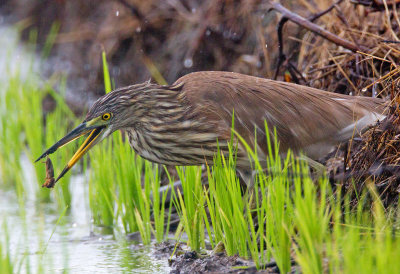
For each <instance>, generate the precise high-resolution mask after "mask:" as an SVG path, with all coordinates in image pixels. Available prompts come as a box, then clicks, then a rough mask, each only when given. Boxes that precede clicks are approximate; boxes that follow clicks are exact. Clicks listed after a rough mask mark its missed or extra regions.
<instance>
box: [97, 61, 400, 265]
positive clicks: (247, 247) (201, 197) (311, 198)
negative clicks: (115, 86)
mask: <svg viewBox="0 0 400 274" xmlns="http://www.w3.org/2000/svg"><path fill="white" fill-rule="evenodd" d="M103 61H104V62H105V58H104V56H103ZM104 67H105V71H107V66H106V65H105V66H104ZM104 77H105V80H106V87H108V88H107V89H106V90H108V89H109V88H110V80H109V75H108V73H105V76H104ZM107 79H108V80H107ZM265 130H266V132H267V143H268V146H269V155H267V159H260V158H259V156H258V155H257V152H255V151H254V150H253V149H252V148H251V147H249V146H248V145H245V147H246V148H247V150H248V153H249V157H250V158H251V159H252V162H253V166H254V172H253V174H254V176H253V183H254V191H253V192H249V195H248V196H246V195H244V190H243V189H242V187H241V185H240V182H239V178H238V177H237V173H236V167H235V165H236V155H235V150H234V149H233V148H230V151H229V154H228V155H226V156H223V155H222V154H220V153H217V154H216V157H215V159H214V162H213V165H212V166H207V177H208V187H205V186H203V185H202V180H201V177H202V170H201V168H200V167H178V168H177V171H178V176H179V179H180V181H181V183H182V192H181V191H177V192H176V193H175V194H174V195H173V197H174V206H175V208H176V209H177V212H178V214H179V217H180V219H181V224H180V226H179V229H182V230H183V231H184V232H185V233H186V235H187V239H188V241H187V244H188V246H189V247H190V248H191V249H193V250H201V249H203V248H205V246H206V242H207V241H209V242H210V243H211V246H212V247H217V245H218V246H219V243H222V244H223V246H224V248H225V252H226V254H227V255H229V256H230V255H234V254H238V255H239V256H241V257H244V258H247V259H252V260H253V261H254V262H255V264H256V266H257V268H259V269H261V268H263V266H264V265H265V264H266V263H268V262H269V261H270V260H271V259H274V260H275V261H276V264H277V266H278V267H279V269H280V271H281V272H290V271H291V269H292V265H293V261H294V263H295V264H296V265H297V267H298V268H299V269H300V271H301V272H305V273H321V272H327V271H329V272H344V273H354V272H378V273H379V272H380V273H382V272H393V273H394V272H395V271H396V270H398V269H400V261H399V260H397V259H396V256H395V254H396V253H397V252H400V240H399V237H398V236H399V232H398V229H397V227H395V225H394V223H395V216H396V215H395V214H391V215H390V214H389V213H387V212H385V211H384V209H383V207H382V203H381V202H380V200H379V197H378V196H377V195H376V194H375V192H374V190H373V189H372V188H370V189H369V190H368V191H367V192H366V193H364V194H363V196H362V197H366V195H372V196H373V197H374V202H373V207H372V208H373V210H372V211H371V209H370V208H369V207H368V206H367V205H368V204H367V203H364V202H362V201H363V200H362V199H360V203H359V204H358V206H357V207H356V208H353V207H351V206H350V203H349V199H348V197H347V196H346V195H345V194H343V193H342V192H341V190H340V189H336V190H335V192H334V191H333V190H332V189H331V184H330V182H329V180H328V179H327V178H325V177H323V178H320V179H319V180H317V181H315V180H312V179H311V177H310V174H309V172H310V171H309V167H308V165H307V163H306V162H304V161H301V160H299V159H298V158H296V157H295V156H294V155H293V154H292V153H291V152H290V151H289V152H288V153H286V154H285V155H286V156H285V158H282V156H281V155H280V154H279V140H277V137H276V132H275V131H274V135H273V136H270V135H269V132H270V131H268V128H267V125H266V128H265ZM237 137H238V138H239V140H241V141H242V142H243V141H244V140H243V139H241V137H240V136H237ZM261 160H263V162H266V163H267V168H266V170H264V169H263V168H262V167H261V164H260V162H261ZM91 163H92V170H91V174H92V175H91V180H90V196H91V197H90V200H91V208H92V211H93V214H94V217H95V221H96V223H97V224H103V225H107V226H110V227H113V228H114V229H115V228H116V227H118V224H122V227H123V229H124V231H125V232H133V231H140V234H141V236H142V240H143V242H144V243H149V242H150V238H151V233H152V234H153V235H155V236H156V238H157V240H158V241H161V240H162V239H165V233H167V232H168V231H166V230H165V220H164V215H165V196H164V195H165V193H164V194H161V196H160V194H159V193H158V191H157V190H158V188H159V184H160V178H159V170H158V166H157V165H153V164H151V163H149V162H147V161H145V160H143V159H141V158H140V157H139V156H137V155H135V154H134V152H133V151H132V150H131V148H130V146H129V144H128V142H125V141H124V140H123V134H121V133H115V134H114V135H113V137H112V138H110V140H108V141H106V142H104V143H103V144H102V145H100V146H98V147H97V148H95V149H94V150H93V152H92V153H91ZM171 183H172V182H171ZM150 192H152V193H153V195H156V196H154V197H153V199H151V195H150ZM394 210H395V211H396V212H397V209H394ZM167 222H168V218H167ZM361 261H362V263H359V262H361Z"/></svg>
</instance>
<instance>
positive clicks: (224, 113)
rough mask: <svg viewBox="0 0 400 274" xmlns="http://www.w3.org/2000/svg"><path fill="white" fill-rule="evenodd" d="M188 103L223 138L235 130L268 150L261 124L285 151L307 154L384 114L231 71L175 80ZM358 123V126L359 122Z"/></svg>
mask: <svg viewBox="0 0 400 274" xmlns="http://www.w3.org/2000/svg"><path fill="white" fill-rule="evenodd" d="M177 82H178V83H181V82H183V83H184V85H183V90H182V92H185V94H186V98H187V100H189V102H190V105H192V106H196V108H197V109H198V111H201V112H202V113H203V115H206V117H208V118H209V119H210V121H218V122H219V125H220V126H219V130H220V132H221V135H223V136H226V135H227V136H230V126H231V122H232V112H234V118H235V119H234V120H235V121H234V123H235V130H236V131H237V132H238V133H239V134H240V135H241V136H242V137H244V138H245V139H246V141H248V142H249V143H250V144H252V145H254V136H255V130H256V131H257V143H258V145H259V146H260V147H261V149H262V150H263V151H266V148H267V146H266V138H265V134H264V121H266V122H267V123H268V126H269V130H270V132H272V130H273V129H272V128H273V127H276V129H277V134H278V139H279V141H280V144H281V147H282V148H283V149H287V148H292V149H293V150H295V151H296V150H307V147H309V146H313V145H315V144H319V143H324V144H325V143H337V142H340V141H343V140H346V139H348V138H350V137H351V135H352V134H353V130H354V128H355V126H356V130H360V129H361V128H363V127H365V126H366V125H368V124H371V123H373V122H374V121H375V120H377V119H378V118H382V117H381V116H380V115H381V114H382V112H383V107H382V104H383V101H382V100H380V99H376V98H366V97H353V96H347V95H340V94H335V93H330V92H325V91H322V90H318V89H314V88H310V87H306V86H300V85H296V84H291V83H284V82H279V81H273V80H268V79H263V78H257V77H252V76H247V75H242V74H238V73H231V72H197V73H191V74H189V75H186V76H184V77H182V78H180V79H179V80H177ZM357 123H358V124H357Z"/></svg>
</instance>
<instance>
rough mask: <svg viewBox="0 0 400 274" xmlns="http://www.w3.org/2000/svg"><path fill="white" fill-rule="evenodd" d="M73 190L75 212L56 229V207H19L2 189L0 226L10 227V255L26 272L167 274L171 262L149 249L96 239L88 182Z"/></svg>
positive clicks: (76, 179)
mask: <svg viewBox="0 0 400 274" xmlns="http://www.w3.org/2000/svg"><path fill="white" fill-rule="evenodd" d="M22 164H23V166H24V167H25V168H24V170H25V172H26V173H28V172H31V171H32V170H31V169H32V168H31V167H29V165H30V163H29V162H28V161H27V159H26V158H25V160H24V161H23V163H22ZM26 175H27V174H25V176H26ZM28 182H29V181H28ZM30 183H32V184H33V185H31V188H34V187H37V184H36V182H34V181H32V180H31V182H30ZM70 186H71V194H72V203H71V208H70V211H68V213H67V214H66V215H65V216H64V217H62V218H61V219H60V222H59V223H58V225H57V222H58V220H59V218H60V216H61V215H62V211H63V210H62V209H61V210H60V209H57V206H56V205H55V203H51V202H50V203H37V202H36V201H35V199H34V197H30V198H28V199H27V200H26V201H24V202H23V204H24V205H23V206H20V205H19V203H18V199H17V196H16V194H15V192H14V191H13V190H12V191H3V190H1V189H0V197H1V199H0V213H1V216H2V218H0V222H2V221H4V220H6V221H7V226H8V231H9V237H10V249H11V253H12V254H14V256H13V257H16V258H17V260H18V261H21V260H22V262H23V266H22V269H21V270H22V272H28V269H29V271H30V272H33V273H35V272H37V271H38V272H39V271H40V272H41V271H45V272H47V271H50V272H63V271H68V272H72V273H78V272H79V273H93V272H96V273H107V272H108V273H109V272H112V273H115V272H117V273H118V272H127V271H129V272H132V271H133V272H143V273H149V272H151V273H155V272H160V273H165V272H167V271H168V270H169V267H168V262H167V259H166V258H162V259H159V258H155V257H154V256H152V253H153V249H152V247H150V246H142V245H140V244H136V245H134V244H133V243H132V242H127V241H126V240H125V235H120V237H118V239H114V237H113V236H112V235H99V234H97V235H95V234H93V233H92V232H91V231H92V230H93V228H94V227H93V225H92V224H91V222H90V212H89V205H88V199H87V197H88V196H87V195H86V193H87V184H86V178H85V177H84V176H82V175H75V176H73V177H72V178H71V184H70ZM56 187H59V186H56ZM43 191H49V190H47V189H43ZM50 191H51V190H50ZM3 217H4V218H5V219H3ZM53 230H55V231H54V234H53V235H52V236H51V234H52V233H53ZM50 237H51V239H50ZM49 239H50V240H49Z"/></svg>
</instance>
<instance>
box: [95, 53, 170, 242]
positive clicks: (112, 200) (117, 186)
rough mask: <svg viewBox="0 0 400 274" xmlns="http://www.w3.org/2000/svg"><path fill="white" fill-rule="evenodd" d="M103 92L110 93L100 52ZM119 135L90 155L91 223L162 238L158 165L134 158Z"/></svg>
mask: <svg viewBox="0 0 400 274" xmlns="http://www.w3.org/2000/svg"><path fill="white" fill-rule="evenodd" d="M103 68H104V81H105V89H106V92H109V91H110V90H111V80H110V75H109V73H108V66H107V62H106V58H105V53H103ZM124 137H125V135H124V133H123V132H115V133H114V134H113V135H112V136H111V137H110V138H108V139H107V140H105V141H103V143H102V144H99V145H98V146H97V147H95V148H93V150H92V151H91V152H90V160H91V161H90V162H91V172H90V181H89V196H90V197H89V201H90V207H91V209H92V214H93V219H94V222H95V224H97V225H102V226H106V227H108V228H109V229H111V230H110V232H111V231H112V230H113V229H118V228H119V227H118V224H120V225H122V228H123V230H124V232H125V233H131V232H136V231H139V232H140V235H141V238H142V241H143V242H144V243H150V241H151V237H152V234H153V235H154V236H155V237H156V239H157V241H159V242H160V241H162V240H163V239H165V233H166V229H165V226H167V227H168V223H169V218H170V212H169V213H168V214H167V215H168V216H167V218H165V217H166V216H165V213H166V212H165V200H166V197H167V196H166V193H162V194H160V193H159V192H158V189H159V186H160V177H159V176H160V172H159V170H158V166H157V165H154V164H152V163H150V162H148V161H145V160H143V159H142V158H140V157H139V156H137V155H135V153H134V152H133V150H132V149H131V147H130V145H129V143H128V142H126V141H124Z"/></svg>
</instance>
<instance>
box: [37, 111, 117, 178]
mask: <svg viewBox="0 0 400 274" xmlns="http://www.w3.org/2000/svg"><path fill="white" fill-rule="evenodd" d="M107 115H108V116H107ZM107 115H106V116H105V115H103V116H100V117H98V118H95V119H93V120H91V121H89V122H83V123H82V124H80V125H79V126H77V127H76V128H75V129H73V130H72V131H71V132H69V133H68V134H67V135H66V136H64V137H63V138H61V139H60V140H59V141H58V142H57V143H55V144H54V145H53V146H51V147H50V148H49V149H48V150H46V151H45V152H44V153H43V154H42V155H41V156H40V157H39V158H38V159H37V160H36V161H35V162H37V161H39V160H40V159H42V158H44V157H46V156H48V155H50V154H52V153H54V152H55V151H56V150H57V149H59V148H60V147H63V146H65V145H66V144H68V143H70V142H72V141H73V140H75V139H77V138H79V137H81V136H83V135H85V134H88V137H87V138H86V140H85V141H84V142H83V144H82V145H81V146H80V147H79V149H78V150H77V151H76V152H75V154H74V156H72V158H71V160H69V162H68V163H67V165H66V166H65V168H64V169H63V171H62V172H61V174H60V175H59V176H58V177H57V179H56V180H55V182H54V183H56V182H57V181H58V180H60V179H61V178H62V177H63V176H64V175H65V173H67V172H68V170H70V169H71V168H72V167H73V166H74V165H75V164H76V163H77V162H78V161H79V159H80V158H82V156H83V155H85V153H86V152H88V151H89V149H90V148H92V147H93V146H94V145H95V144H97V143H98V142H99V141H100V140H102V139H103V138H99V136H100V135H101V133H102V132H103V131H104V130H105V129H106V128H107V124H106V123H105V120H106V119H104V118H107V117H108V119H110V118H111V114H110V113H107ZM108 119H107V120H108Z"/></svg>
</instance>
